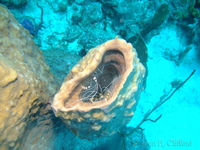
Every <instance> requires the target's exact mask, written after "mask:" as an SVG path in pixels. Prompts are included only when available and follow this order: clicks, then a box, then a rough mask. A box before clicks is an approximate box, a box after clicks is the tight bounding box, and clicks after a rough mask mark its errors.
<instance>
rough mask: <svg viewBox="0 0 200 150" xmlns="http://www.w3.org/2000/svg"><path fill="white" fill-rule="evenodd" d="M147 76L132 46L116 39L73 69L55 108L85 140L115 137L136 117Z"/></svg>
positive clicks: (97, 49)
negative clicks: (144, 80)
mask: <svg viewBox="0 0 200 150" xmlns="http://www.w3.org/2000/svg"><path fill="white" fill-rule="evenodd" d="M144 74H145V68H144V66H143V65H142V64H141V63H140V62H139V59H138V58H137V53H136V50H135V49H134V48H133V47H132V45H131V44H129V43H126V41H125V40H122V39H119V38H115V39H113V40H110V41H107V42H106V43H104V44H102V45H100V46H97V47H96V48H94V49H91V50H90V51H89V52H88V54H87V55H86V56H85V57H84V58H83V59H82V60H80V61H79V62H78V63H77V64H76V65H75V66H74V67H73V68H72V70H71V72H70V73H69V74H68V75H67V77H66V79H65V81H64V82H63V84H62V86H61V88H60V90H59V91H58V93H57V94H56V95H55V97H54V100H53V103H52V107H53V109H54V111H55V114H56V116H59V117H61V118H62V120H63V122H64V123H65V124H66V125H67V126H68V127H69V128H70V129H71V131H73V132H74V133H75V134H77V135H78V136H79V137H81V138H86V139H89V140H90V139H93V138H95V137H99V136H109V135H112V134H114V133H116V132H117V130H118V129H119V128H121V127H122V126H124V125H126V124H127V123H128V122H129V121H130V119H131V117H132V116H133V114H134V110H135V108H136V103H137V101H138V100H139V94H140V92H141V91H142V89H143V87H142V86H141V85H142V84H141V83H142V81H143V77H144Z"/></svg>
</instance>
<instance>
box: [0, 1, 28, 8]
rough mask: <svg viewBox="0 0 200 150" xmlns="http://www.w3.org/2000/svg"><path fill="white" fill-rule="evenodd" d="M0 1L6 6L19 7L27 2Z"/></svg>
mask: <svg viewBox="0 0 200 150" xmlns="http://www.w3.org/2000/svg"><path fill="white" fill-rule="evenodd" d="M0 2H1V3H3V4H6V5H8V6H16V7H21V6H23V5H25V4H26V3H27V0H17V1H16V0H1V1H0Z"/></svg>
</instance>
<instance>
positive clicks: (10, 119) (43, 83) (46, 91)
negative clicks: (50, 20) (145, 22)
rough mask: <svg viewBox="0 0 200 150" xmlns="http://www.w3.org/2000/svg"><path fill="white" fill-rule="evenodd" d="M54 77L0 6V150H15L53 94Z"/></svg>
mask: <svg viewBox="0 0 200 150" xmlns="http://www.w3.org/2000/svg"><path fill="white" fill-rule="evenodd" d="M52 83H53V76H52V75H51V73H50V71H49V67H48V66H47V65H46V64H45V61H44V58H43V56H42V53H41V51H40V50H39V49H38V47H37V46H36V44H35V43H34V41H33V38H32V36H31V35H30V34H29V32H28V31H27V30H26V29H24V28H23V27H22V26H21V25H20V24H19V23H18V22H17V20H16V19H15V18H14V16H13V15H12V13H11V12H10V11H9V10H8V9H7V8H6V7H4V6H3V5H0V103H1V105H0V135H1V136H0V149H2V150H3V149H17V148H18V147H19V145H20V138H21V137H22V136H23V133H24V131H25V127H26V125H27V124H28V123H29V122H30V121H32V120H33V119H35V118H34V117H36V116H37V115H34V114H37V112H38V110H39V108H40V107H39V105H41V104H45V103H47V102H48V101H49V99H50V98H51V97H50V96H51V95H53V93H54V91H55V86H54V85H53V84H52Z"/></svg>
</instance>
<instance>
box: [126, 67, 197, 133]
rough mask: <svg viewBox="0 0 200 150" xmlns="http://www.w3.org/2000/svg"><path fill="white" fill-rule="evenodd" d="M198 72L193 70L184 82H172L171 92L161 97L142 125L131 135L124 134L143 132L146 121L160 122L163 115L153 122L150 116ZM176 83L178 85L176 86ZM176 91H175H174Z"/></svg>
mask: <svg viewBox="0 0 200 150" xmlns="http://www.w3.org/2000/svg"><path fill="white" fill-rule="evenodd" d="M195 71H196V70H193V71H192V73H191V74H190V75H189V76H188V77H187V78H186V79H185V80H184V81H183V82H181V81H180V80H175V81H172V82H171V85H172V88H171V89H170V91H169V92H168V93H167V95H163V96H161V97H160V101H158V102H157V103H156V104H155V105H154V107H153V108H152V109H149V110H148V111H147V113H146V114H145V115H144V117H143V119H142V120H141V121H140V123H139V124H138V125H137V126H136V127H135V128H134V129H133V130H132V132H129V133H123V134H125V136H130V135H131V134H133V133H134V132H135V131H136V130H139V129H140V130H143V129H142V128H141V125H142V124H143V123H144V122H146V121H151V122H156V121H158V120H159V119H160V118H161V117H162V115H159V116H158V117H157V118H156V119H155V120H152V119H150V118H149V116H150V115H151V114H152V113H153V112H154V111H155V110H156V109H157V108H159V107H160V106H162V105H163V104H164V103H165V102H166V101H168V100H169V99H170V98H171V97H172V96H173V95H174V94H175V93H176V92H177V91H178V90H179V89H180V88H181V87H182V86H183V85H184V84H185V83H186V82H187V81H188V80H189V79H190V78H191V77H192V76H193V74H194V73H195ZM175 83H176V84H175ZM172 89H174V90H172Z"/></svg>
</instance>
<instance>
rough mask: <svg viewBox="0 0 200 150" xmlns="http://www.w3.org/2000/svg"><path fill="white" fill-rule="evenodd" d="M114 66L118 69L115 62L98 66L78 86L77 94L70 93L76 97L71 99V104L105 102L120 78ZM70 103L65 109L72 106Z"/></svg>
mask: <svg viewBox="0 0 200 150" xmlns="http://www.w3.org/2000/svg"><path fill="white" fill-rule="evenodd" d="M116 66H118V67H119V64H118V63H117V62H115V61H109V62H106V63H105V64H102V65H100V66H99V67H98V68H97V69H96V71H94V73H92V74H91V75H90V76H89V77H87V78H86V79H85V80H84V81H83V82H81V83H80V84H79V85H78V88H77V89H79V90H78V92H75V91H77V90H74V92H71V94H72V95H78V96H77V97H76V98H77V99H73V101H71V102H72V103H74V102H77V101H82V102H85V103H94V102H97V101H107V100H108V98H109V96H111V94H112V90H113V88H114V86H115V84H116V83H117V82H118V81H119V80H120V78H121V77H122V75H120V73H119V71H118V69H117V67H116ZM79 91H80V92H79ZM71 102H70V103H71ZM72 103H71V104H67V107H70V105H73V104H72Z"/></svg>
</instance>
